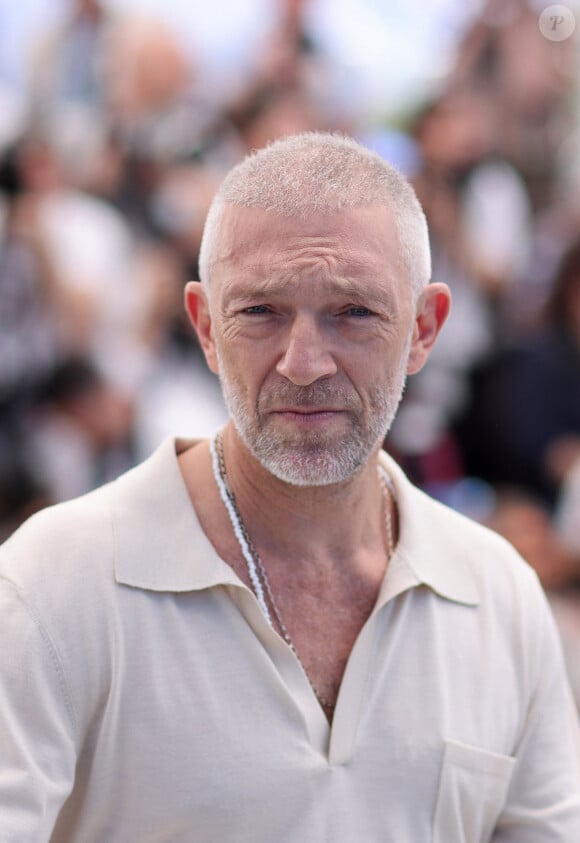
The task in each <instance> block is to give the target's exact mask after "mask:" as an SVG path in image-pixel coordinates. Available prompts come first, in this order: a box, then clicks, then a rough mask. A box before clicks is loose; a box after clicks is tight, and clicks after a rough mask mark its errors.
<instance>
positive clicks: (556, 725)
mask: <svg viewBox="0 0 580 843" xmlns="http://www.w3.org/2000/svg"><path fill="white" fill-rule="evenodd" d="M537 594H538V598H539V599H538V603H537V605H535V606H533V607H530V612H529V615H528V617H529V618H530V630H529V633H530V635H531V636H533V638H535V647H533V648H528V653H530V658H531V660H533V664H530V665H529V669H530V673H531V675H532V677H533V685H534V691H533V693H532V695H531V697H530V699H529V702H528V705H527V710H526V714H525V718H524V722H523V724H522V730H521V735H520V739H519V741H518V746H517V748H516V753H515V757H516V765H515V769H514V774H513V777H512V780H511V786H510V790H509V793H508V799H507V803H506V806H505V808H504V810H503V811H502V813H501V816H500V818H499V821H498V823H497V826H496V830H495V833H494V835H493V837H492V841H493V843H531V841H533V843H573V842H574V841H580V727H579V722H578V713H577V711H576V708H575V705H574V703H573V699H572V694H571V692H570V688H569V685H568V682H567V679H566V670H565V667H564V663H563V657H562V649H561V645H560V640H559V635H558V632H557V629H556V626H555V623H554V620H553V617H552V614H551V612H550V610H549V608H548V605H547V601H546V599H545V596H544V594H543V592H542V591H541V590H540V589H538V591H537ZM525 667H526V666H524V668H525Z"/></svg>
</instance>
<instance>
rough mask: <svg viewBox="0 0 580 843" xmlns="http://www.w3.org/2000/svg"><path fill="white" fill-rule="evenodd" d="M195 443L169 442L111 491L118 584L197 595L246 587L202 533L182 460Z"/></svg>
mask: <svg viewBox="0 0 580 843" xmlns="http://www.w3.org/2000/svg"><path fill="white" fill-rule="evenodd" d="M192 444H194V440H185V439H173V438H171V439H167V440H165V441H164V442H163V444H162V445H161V446H160V447H159V448H158V449H157V450H156V451H155V452H154V453H153V455H152V456H151V457H149V458H148V459H147V460H145V462H143V463H141V464H140V465H138V466H137V467H136V468H134V469H132V470H131V471H129V472H127V473H126V474H124V475H123V476H122V477H120V478H119V479H118V480H116V481H115V482H114V483H112V484H111V486H110V505H111V518H112V522H113V531H114V536H115V577H116V579H117V582H119V583H121V584H123V585H129V586H133V587H135V588H144V589H148V590H151V591H197V590H200V589H204V588H212V587H213V586H216V585H223V584H236V585H240V583H241V581H240V580H239V578H238V577H237V576H236V574H235V573H234V571H233V570H232V568H230V566H229V565H227V564H226V563H225V562H224V561H223V560H221V559H220V558H219V556H218V555H217V553H216V551H215V549H214V548H213V546H212V544H211V542H210V541H209V539H208V538H207V536H206V535H205V533H204V532H203V530H202V528H201V525H200V523H199V520H198V518H197V515H196V512H195V509H194V508H193V506H192V504H191V500H190V498H189V494H188V492H187V488H186V486H185V482H184V480H183V477H182V475H181V471H180V468H179V464H178V462H177V456H178V454H180V453H181V452H182V451H183V450H185V449H186V448H188V447H190V446H191V445H192Z"/></svg>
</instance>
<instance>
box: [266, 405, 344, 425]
mask: <svg viewBox="0 0 580 843" xmlns="http://www.w3.org/2000/svg"><path fill="white" fill-rule="evenodd" d="M272 415H274V416H278V417H280V418H283V419H285V420H286V421H290V422H294V423H297V424H300V425H314V424H320V423H323V422H326V421H330V420H332V419H335V418H337V417H339V416H342V415H344V410H338V409H336V408H334V407H284V408H282V409H279V410H273V411H272Z"/></svg>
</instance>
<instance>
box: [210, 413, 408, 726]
mask: <svg viewBox="0 0 580 843" xmlns="http://www.w3.org/2000/svg"><path fill="white" fill-rule="evenodd" d="M210 452H211V456H212V466H213V473H214V477H215V481H216V484H217V487H218V490H219V493H220V497H221V499H222V501H223V503H224V506H225V508H226V510H227V513H228V515H229V518H230V522H231V524H232V529H233V531H234V535H235V537H236V539H237V542H238V544H239V546H240V550H241V551H242V556H243V557H244V561H245V563H246V568H247V571H248V576H249V578H250V582H251V584H252V589H253V591H254V594H255V595H256V598H257V600H258V603H259V604H260V608H261V609H262V612H263V613H264V617H265V618H266V620H267V621H268V624H269V625H270V626H271V627H272V629H275V625H274V623H273V621H272V614H273V615H274V619H275V621H276V624H277V625H278V629H279V631H280V634H281V636H282V638H283V639H284V641H285V642H286V644H288V646H289V647H290V649H291V650H292V652H293V653H294V655H295V656H296V658H297V659H298V661H299V662H300V665H301V666H302V670H303V671H304V673H305V675H306V677H307V678H308V681H309V683H310V687H311V688H312V690H313V691H314V694H315V696H316V699H317V700H318V702H319V703H320V705H321V706H322V708H323V709H324V711H326V712H327V714H329V715H332V712H333V711H334V703H331V702H330V701H329V700H326V699H325V698H324V697H323V696H322V694H320V693H319V692H318V690H317V689H316V688H315V686H314V684H313V683H312V680H311V679H310V676H309V675H308V672H307V670H306V668H305V667H304V664H303V663H302V660H301V658H300V656H299V655H298V651H297V649H296V646H295V645H294V642H293V641H292V638H291V637H290V633H289V632H288V630H287V629H286V625H285V623H284V620H283V618H282V615H281V613H280V610H279V608H278V604H277V603H276V600H275V599H274V594H273V592H272V588H271V586H270V580H269V579H268V575H267V573H266V568H265V567H264V563H263V562H262V559H261V557H260V555H259V553H258V551H257V550H256V548H255V547H254V544H253V542H252V540H251V538H250V536H249V534H248V531H247V529H246V525H245V524H244V522H243V521H242V517H241V515H240V513H239V510H238V507H237V504H236V500H235V497H234V494H233V492H232V491H231V489H230V488H229V486H228V480H227V473H226V465H225V461H224V451H223V441H222V431H221V430H220V431H218V432H217V433H216V434H215V435H214V436H213V438H212V439H211V440H210ZM379 475H380V479H381V489H382V494H383V503H384V509H385V530H386V536H387V559H386V564H387V565H388V563H389V560H390V559H391V556H392V555H393V550H394V537H393V523H392V519H391V507H390V499H389V498H390V495H391V494H392V492H391V490H390V488H389V482H388V481H387V479H386V478H385V476H384V474H383V472H382V471H381V470H379ZM268 603H269V604H270V608H271V610H272V612H270V608H269V607H268Z"/></svg>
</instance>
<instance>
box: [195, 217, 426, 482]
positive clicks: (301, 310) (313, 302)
mask: <svg viewBox="0 0 580 843" xmlns="http://www.w3.org/2000/svg"><path fill="white" fill-rule="evenodd" d="M222 243H223V249H222V251H221V254H220V259H219V261H218V262H217V263H216V266H215V269H214V273H213V277H212V288H211V289H210V291H209V297H210V303H211V313H212V327H213V336H214V342H215V351H216V357H217V361H218V367H217V368H218V374H219V376H220V380H221V383H222V388H223V392H224V397H225V400H226V403H227V405H228V409H229V411H230V414H231V418H232V421H233V423H234V426H235V428H236V430H237V432H238V434H239V436H240V438H241V439H242V441H243V442H244V443H245V445H246V446H247V448H248V449H249V450H250V452H251V453H252V454H253V455H254V456H255V458H256V459H257V460H258V461H259V462H260V463H261V464H262V466H263V467H264V468H266V469H267V470H268V471H269V472H270V473H272V474H273V475H274V476H275V477H278V478H279V479H280V480H283V481H284V482H286V483H290V484H294V485H307V486H310V485H312V486H321V485H328V484H332V483H338V482H341V481H343V480H346V479H348V478H349V477H351V476H352V475H353V474H354V473H355V472H356V471H357V470H358V469H359V468H360V467H361V466H362V465H363V464H364V463H365V462H366V460H367V459H368V457H369V455H370V454H371V453H372V452H373V451H374V450H375V449H376V448H377V447H378V446H379V445H380V444H381V442H382V440H383V439H384V437H385V435H386V433H387V431H388V429H389V427H390V425H391V423H392V420H393V418H394V415H395V412H396V409H397V407H398V404H399V401H400V399H401V395H402V392H403V389H404V383H405V377H406V373H407V361H408V356H409V349H410V345H411V341H412V335H413V313H414V308H413V296H412V293H411V289H410V285H409V282H408V280H407V279H406V278H405V274H404V272H403V269H402V267H401V265H400V261H399V249H398V242H397V237H396V233H395V229H394V224H393V221H392V218H391V215H390V212H389V209H388V208H386V207H384V206H367V207H362V208H350V209H346V210H342V211H340V212H337V213H333V214H327V215H313V216H311V217H308V218H305V219H301V218H297V217H282V216H279V215H278V214H274V213H270V212H267V211H263V210H261V209H254V208H252V209H248V208H240V207H230V208H228V210H227V212H226V216H225V219H224V229H223V239H222Z"/></svg>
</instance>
